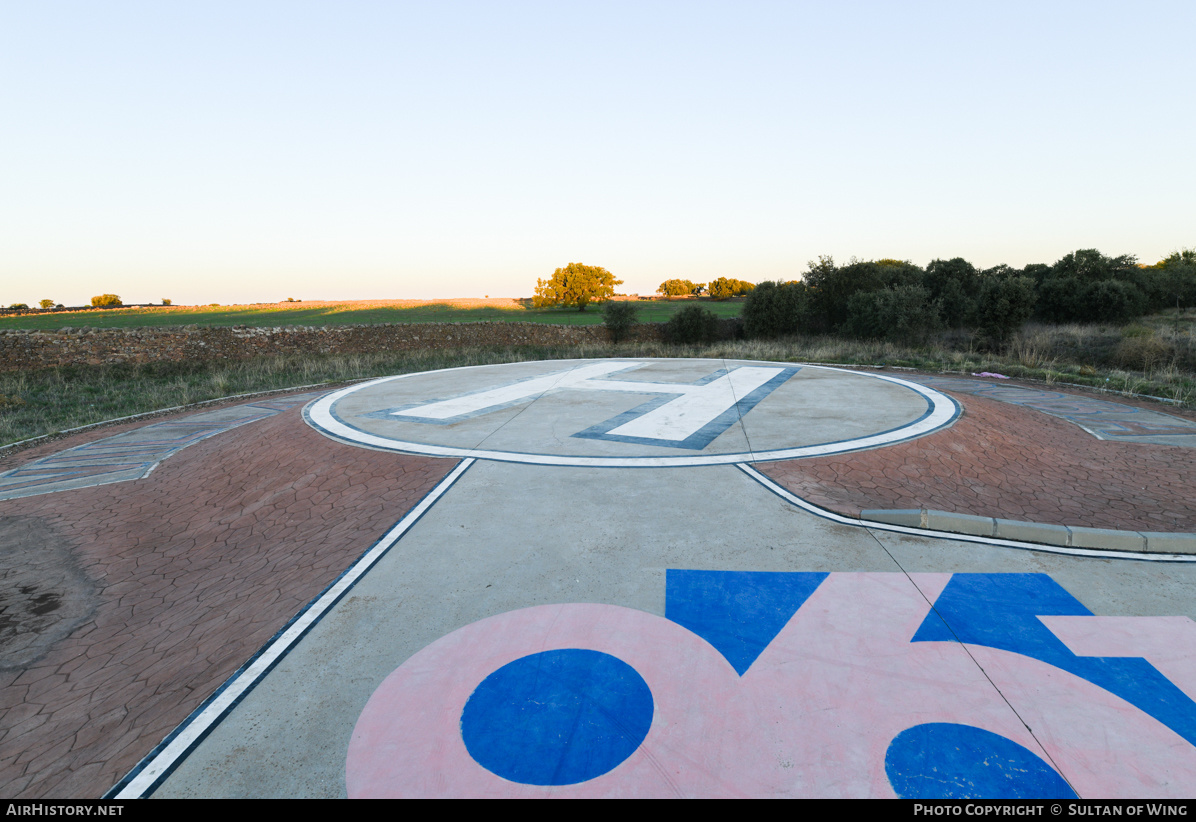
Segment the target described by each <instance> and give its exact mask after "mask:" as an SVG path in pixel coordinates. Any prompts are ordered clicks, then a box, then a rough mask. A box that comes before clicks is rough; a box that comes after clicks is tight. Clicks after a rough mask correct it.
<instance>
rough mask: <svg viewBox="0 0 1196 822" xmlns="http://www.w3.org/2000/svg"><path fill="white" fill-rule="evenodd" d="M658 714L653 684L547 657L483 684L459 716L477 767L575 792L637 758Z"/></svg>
mask: <svg viewBox="0 0 1196 822" xmlns="http://www.w3.org/2000/svg"><path fill="white" fill-rule="evenodd" d="M652 713H653V703H652V691H651V690H649V688H648V683H646V682H644V679H643V677H641V676H640V675H639V674H638V673H637V672H636V670H635V669H634V668H632V667H631V666H630V665H628V664H627V663H626V662H623V661H622V660H621V659H618V658H616V657H613V656H611V655H610V654H604V653H600V652H598V651H586V650H580V649H575V648H571V649H568V650H560V651H544V652H541V653H538V654H532V655H530V656H525V657H523V658H522V659H517V660H515V661H514V662H511V663H508V664H507V665H504V666H503V667H501V668H499V669H498V670H497V671H495V672H494V673H492V674H490V676H488V677H486V678H485V679H484V680H482V683H481V684H480V685H478V687H477V689H475V690H474V692H473V694H472V695H471V696H470V697H469V700H468V701H467V702H466V703H465V710H464V711H462V712H461V738H462V740H463V741H464V742H465V748H466V749H467V750H468V751H469V755H470V756H472V757H473V758H474V760H475V761H476V762H477V763H478V764H479V765H481V766H482V767H483V768H485V769H486V770H488V771H490V772H491V773H493V774H496V775H498V776H501V777H502V778H503V779H509V780H510V781H512V782H520V783H523V784H525V785H573V784H576V783H578V782H585V781H586V780H588V779H593V778H594V777H596V776H601V775H602V774H604V773H606V772H608V771H610V770H612V769H614V768H615V767H616V766H617V765H619V764H620V763H621V762H622V761H623V760H625V759H626V758H627V757H629V756H631V754H632V753H633V752H634V751H635V749H636V748H638V747H639V746H640V743H641V742H643V741H644V737H646V736H647V735H648V729H649V728H650V727H651V725H652Z"/></svg>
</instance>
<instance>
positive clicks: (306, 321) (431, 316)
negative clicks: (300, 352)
mask: <svg viewBox="0 0 1196 822" xmlns="http://www.w3.org/2000/svg"><path fill="white" fill-rule="evenodd" d="M634 302H635V304H636V305H637V306H638V307H639V321H640V322H646V323H647V322H665V321H667V320H668V319H669V318H670V317H672V316H673V315H674V314H675V313H677V311H679V310H680V309H681V308H683V307H684V306H686V305H692V304H693V303H694V302H695V301H694V300H692V299H680V300H636V301H634ZM697 302H698V303H699V304H700V305H702V306H703V307H705V308H708V309H710V310H711V311H713V312H714V313H715V314H716V315H718V316H719V317H738V316H739V312H740V310H741V309H742V308H743V299H742V298H737V299H731V300H726V301H724V302H716V301H714V300H698V301H697ZM495 320H497V321H507V322H538V323H555V324H557V325H597V324H598V323H601V322H602V307H601V305H595V304H591V305H590V306H589V307H587V308H586V310H585V311H584V312H579V311H578V310H577V309H575V308H571V309H564V308H532V307H531V300H516V299H510V298H494V299H454V300H359V301H353V302H295V303H286V302H284V303H258V304H255V305H224V306H207V305H171V306H152V307H147V308H140V307H130V308H105V309H92V310H90V311H59V312H54V313H51V314H24V315H20V316H8V317H0V329H5V328H31V329H33V328H36V329H57V328H62V327H64V326H70V327H72V328H81V327H84V326H90V327H91V328H136V327H162V326H172V325H211V326H230V325H248V326H256V327H264V326H281V325H314V326H319V325H349V324H354V323H469V322H486V321H495Z"/></svg>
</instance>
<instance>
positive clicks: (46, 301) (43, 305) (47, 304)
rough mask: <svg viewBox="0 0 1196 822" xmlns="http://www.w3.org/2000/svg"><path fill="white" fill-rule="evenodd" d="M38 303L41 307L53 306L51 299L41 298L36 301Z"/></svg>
mask: <svg viewBox="0 0 1196 822" xmlns="http://www.w3.org/2000/svg"><path fill="white" fill-rule="evenodd" d="M38 305H40V306H41V307H42V308H53V307H54V301H53V300H42V301H41V302H39V303H38Z"/></svg>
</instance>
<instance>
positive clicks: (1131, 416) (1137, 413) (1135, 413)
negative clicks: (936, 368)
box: [909, 374, 1196, 448]
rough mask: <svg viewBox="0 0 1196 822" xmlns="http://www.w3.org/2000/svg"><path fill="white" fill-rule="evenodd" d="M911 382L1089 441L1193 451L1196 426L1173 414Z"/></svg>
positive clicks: (1057, 395) (943, 381)
mask: <svg viewBox="0 0 1196 822" xmlns="http://www.w3.org/2000/svg"><path fill="white" fill-rule="evenodd" d="M909 379H910V381H911V382H916V383H918V384H919V385H928V386H930V387H932V388H937V389H939V390H940V391H948V392H957V393H963V394H972V395H974V396H978V397H986V398H988V399H993V400H997V401H998V402H1007V403H1011V404H1013V405H1020V406H1023V407H1025V408H1033V409H1034V410H1035V411H1041V412H1043V413H1044V414H1050V415H1052V416H1055V417H1059V418H1060V419H1065V420H1067V421H1068V422H1071V423H1074V424H1076V425H1078V426H1079V427H1080V428H1082V429H1083V430H1085V431H1087V432H1088V433H1089V434H1091V435H1092V436H1094V437H1096V438H1098V439H1102V440H1115V441H1117V442H1150V443H1156V444H1162V445H1172V446H1182V447H1185V448H1196V421H1193V420H1189V419H1184V418H1182V417H1177V416H1175V415H1174V414H1167V413H1163V412H1162V411H1158V410H1153V409H1150V408H1144V407H1142V406H1141V405H1130V404H1127V403H1125V402H1117V401H1115V400H1106V399H1101V398H1099V397H1094V396H1092V395H1086V394H1075V393H1068V392H1064V391H1047V390H1045V389H1042V388H1031V387H1028V386H1023V385H1009V384H1007V383H1001V382H996V381H995V380H993V379H991V378H988V379H980V380H977V379H968V378H966V377H953V376H941V375H933V376H930V375H925V374H914V375H911V376H910V377H909Z"/></svg>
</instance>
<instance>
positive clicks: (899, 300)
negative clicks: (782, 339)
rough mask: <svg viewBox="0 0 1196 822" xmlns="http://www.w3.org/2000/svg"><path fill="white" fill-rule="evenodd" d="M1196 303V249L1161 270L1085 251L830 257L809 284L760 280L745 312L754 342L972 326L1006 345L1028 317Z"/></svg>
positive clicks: (1111, 314) (889, 335)
mask: <svg viewBox="0 0 1196 822" xmlns="http://www.w3.org/2000/svg"><path fill="white" fill-rule="evenodd" d="M1194 303H1196V250H1192V249H1185V250H1184V251H1181V252H1176V253H1174V254H1172V255H1170V256H1169V257H1167V258H1166V259H1165V260H1162V261H1160V262H1158V263H1156V264H1155V265H1152V266H1140V265H1138V262H1137V260H1136V259H1135V258H1134V257H1133V256H1130V255H1122V256H1120V257H1107V256H1105V255H1104V254H1101V253H1100V252H1099V251H1097V250H1096V249H1081V250H1079V251H1075V252H1072V253H1071V254H1068V255H1066V256H1065V257H1063V258H1062V259H1061V260H1059V261H1058V262H1056V263H1055V264H1054V265H1045V264H1041V263H1036V264H1032V265H1028V266H1026V267H1025V268H1021V269H1017V268H1013V267H1011V266H1008V265H998V266H994V267H992V268H986V269H980V268H977V267H976V266H974V265H972V264H971V263H970V262H968V261H967V260H965V259H963V258H962V257H956V258H954V259H950V260H934V261H933V262H931V263H930V264H929V265H927V266H926V267H925V268H922V267H920V266H917V265H914V264H913V263H911V262H909V261H908V260H893V259H882V260H869V261H863V260H856V259H854V258H853V259H852V260H851V261H849V262H848V263H847V264H846V265H837V264H836V263H835V261H834V259H833V258H831V257H819V258H818V260H817V261H816V262H815V261H811V262H810V263H808V270H807V271H806V273H805V274H804V276H803V277H802V279H801V280H794V281H790V282H765V283H760V284H758V285H757V286H756V288H755V289H754V290H753V291H752V292H751V293H750V294H749V295H748V299H747V302H746V304H745V305H744V309H743V322H744V333H745V334H746V335H747V336H748V337H777V336H782V335H786V334H795V333H799V332H800V333H814V334H826V333H837V334H845V335H849V336H853V337H860V338H870V339H890V340H893V341H897V342H906V343H909V342H917V341H920V340H923V339H925V338H926V337H927V336H929V335H931V334H933V333H937V332H939V331H942V330H944V329H960V328H971V329H975V330H977V331H978V332H979V333H980V334H981V336H982V337H984V338H985V339H986V340H987V341H988V342H989V343H990V344H1000V343H1002V342H1004V341H1005V340H1007V339H1008V338H1009V336H1010V335H1011V334H1012V333H1013V332H1014V331H1016V330H1017V329H1019V328H1020V327H1021V326H1022V325H1023V324H1024V323H1025V322H1026V321H1027V320H1030V319H1037V320H1040V321H1042V322H1046V323H1084V322H1088V323H1091V322H1107V323H1123V322H1126V321H1128V320H1131V319H1133V318H1134V317H1138V316H1141V315H1143V314H1147V313H1150V312H1153V311H1158V310H1161V309H1163V308H1167V307H1175V306H1179V307H1186V306H1191V305H1193V304H1194Z"/></svg>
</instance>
